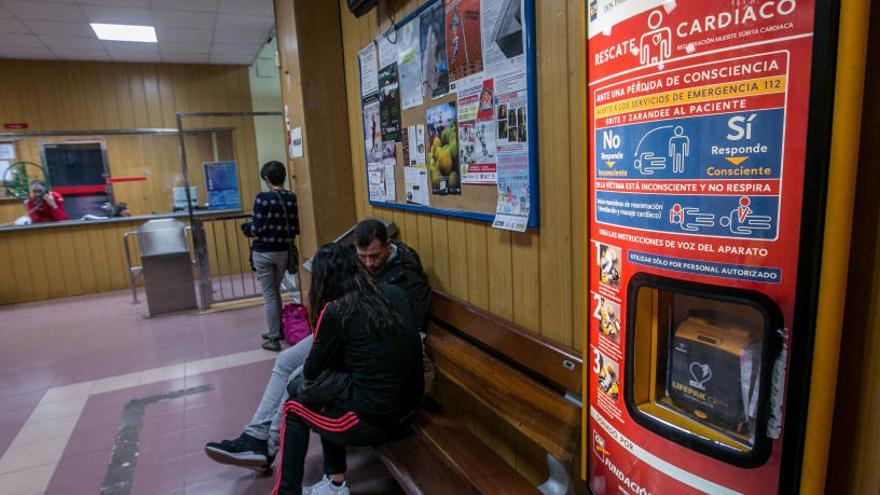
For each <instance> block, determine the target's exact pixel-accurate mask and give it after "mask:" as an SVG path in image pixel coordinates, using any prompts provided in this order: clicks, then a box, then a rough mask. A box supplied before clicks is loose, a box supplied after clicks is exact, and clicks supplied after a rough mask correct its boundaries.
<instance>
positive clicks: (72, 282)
mask: <svg viewBox="0 0 880 495" xmlns="http://www.w3.org/2000/svg"><path fill="white" fill-rule="evenodd" d="M0 74H2V77H0V95H2V97H0V122H27V123H28V125H29V129H28V130H31V131H49V130H58V131H73V130H112V129H134V128H158V127H164V128H171V127H176V122H175V118H174V114H175V112H178V111H187V112H220V111H226V112H249V111H251V92H250V85H249V82H248V68H247V67H244V66H223V65H210V66H209V65H185V64H136V63H104V62H55V61H16V60H0ZM185 125H186V127H187V128H193V127H232V128H234V129H235V143H234V147H235V158H236V160H237V161H238V164H239V179H240V181H239V182H240V186H241V190H242V202H243V204H244V207H245V209H247V210H249V209H250V206H251V202H252V199H253V197H254V195H255V194H256V192H257V191H259V187H260V186H259V175H258V174H256V173H247V171H253V170H255V169H256V161H257V151H256V141H255V137H254V124H253V119H252V118H250V117H248V118H238V117H236V118H222V119H220V118H210V119H209V118H199V119H187V120H186V121H185ZM108 146H109V143H108ZM151 148H153V149H152V150H151V152H152V153H166V154H168V156H167V157H165V158H163V159H161V160H158V158H157V160H156V161H153V160H148V161H149V162H150V163H144V166H146V167H149V168H150V170H151V171H155V170H154V168H161V167H160V166H159V165H157V163H162V164H163V165H162V167H164V166H165V165H164V164H165V163H167V164H168V166H169V167H170V166H171V165H170V164H171V163H172V159H171V158H172V156H175V157H176V155H177V151H176V149H175V148H174V145H172V144H171V143H170V142H169V143H168V144H167V146H165V145H162V146H156V147H152V146H151ZM162 149H164V150H165V151H164V152H163V151H161V150H162ZM111 153H112V152H111ZM191 159H192V160H196V159H197V158H195V157H192V158H191ZM114 161H115V160H114ZM111 166H113V165H112V164H111ZM139 168H140V169H141V170H142V169H143V167H139ZM190 168H191V169H193V174H197V173H198V170H200V169H201V162H195V163H194V162H191V163H190ZM134 172H135V171H134V170H132V173H134ZM115 173H116V172H114V174H115ZM147 182H149V180H148V181H147ZM199 189H200V199H203V198H204V186H203V185H202V186H201V187H200V188H199ZM10 204H11V205H12V206H11V207H10V206H8V205H10ZM0 208H2V209H4V210H5V209H8V208H21V206H20V204H19V203H17V202H11V203H10V202H5V201H0ZM151 208H152V207H151ZM134 226H135V225H134V224H127V223H124V224H113V225H108V226H101V225H86V226H78V227H70V228H60V229H47V230H34V231H28V232H0V274H2V277H0V304H7V303H11V302H25V301H33V300H41V299H48V298H54V297H64V296H71V295H78V294H88V293H91V292H100V291H105V290H114V289H123V288H125V287H127V284H126V280H127V279H126V277H125V273H124V272H125V261H124V255H123V251H122V233H124V232H125V231H127V230H131V229H132V228H133V227H134ZM233 227H234V226H233ZM228 231H229V232H230V233H229V234H228V235H229V236H231V237H230V238H229V240H228V242H229V244H228V245H230V246H235V245H236V244H235V243H236V242H240V237H241V236H238V237H234V236H235V235H236V234H237V232H236V231H235V229H234V228H231V229H228ZM53 253H60V255H56V254H53ZM212 265H216V262H215V261H213V260H212ZM212 268H213V269H214V272H215V273H216V272H223V273H228V272H230V271H235V270H238V269H239V268H238V267H220V266H212ZM246 269H248V270H249V269H250V268H249V267H246ZM59 280H60V281H61V282H60V283H59V282H58V281H59Z"/></svg>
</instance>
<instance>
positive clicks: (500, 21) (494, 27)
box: [480, 0, 634, 76]
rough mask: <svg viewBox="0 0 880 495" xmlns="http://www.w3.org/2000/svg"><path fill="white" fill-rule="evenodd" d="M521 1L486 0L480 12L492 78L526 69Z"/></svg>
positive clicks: (486, 62) (485, 63)
mask: <svg viewBox="0 0 880 495" xmlns="http://www.w3.org/2000/svg"><path fill="white" fill-rule="evenodd" d="M521 1H522V0H483V6H482V10H481V11H480V15H481V18H480V26H481V32H482V37H483V46H482V49H483V70H485V71H487V72H488V73H489V75H490V76H496V75H499V74H505V73H508V72H511V71H520V70H523V68H524V67H525V66H526V59H525V56H524V55H523V52H524V50H523V16H522V13H523V8H522V4H521ZM633 1H634V0H633Z"/></svg>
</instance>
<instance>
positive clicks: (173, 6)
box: [84, 0, 220, 12]
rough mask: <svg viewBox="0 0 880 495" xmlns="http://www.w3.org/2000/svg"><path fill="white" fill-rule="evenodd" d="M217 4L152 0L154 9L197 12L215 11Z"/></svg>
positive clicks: (208, 0)
mask: <svg viewBox="0 0 880 495" xmlns="http://www.w3.org/2000/svg"><path fill="white" fill-rule="evenodd" d="M84 1H85V0H84ZM219 5H220V0H186V1H181V0H153V2H152V6H153V8H154V9H167V10H191V11H197V12H216V11H217V7H218V6H219Z"/></svg>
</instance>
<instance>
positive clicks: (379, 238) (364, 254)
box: [354, 219, 431, 333]
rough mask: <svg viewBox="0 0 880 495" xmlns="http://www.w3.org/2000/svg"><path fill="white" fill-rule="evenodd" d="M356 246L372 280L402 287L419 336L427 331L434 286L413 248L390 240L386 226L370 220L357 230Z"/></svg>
mask: <svg viewBox="0 0 880 495" xmlns="http://www.w3.org/2000/svg"><path fill="white" fill-rule="evenodd" d="M354 246H355V250H356V251H357V254H358V258H360V260H361V263H362V264H363V265H364V267H365V268H366V269H367V271H369V272H370V274H371V275H372V276H373V281H374V282H376V283H379V284H388V285H394V286H397V287H399V288H400V289H401V290H403V292H404V294H406V295H407V297H408V298H409V303H410V306H412V310H413V316H414V317H415V319H416V326H417V327H418V329H419V332H420V333H424V332H425V328H426V327H427V324H428V312H429V311H430V309H431V286H430V285H429V284H428V277H427V276H426V275H425V272H424V271H423V270H422V261H421V260H420V259H419V254H418V253H416V252H415V250H414V249H412V248H411V247H409V246H407V245H406V244H404V243H402V242H400V241H392V240H391V239H389V238H388V231H387V230H386V229H385V225H384V224H383V223H382V222H380V221H379V220H373V219H368V220H364V221H362V222H361V223H359V224H357V226H356V227H355V228H354Z"/></svg>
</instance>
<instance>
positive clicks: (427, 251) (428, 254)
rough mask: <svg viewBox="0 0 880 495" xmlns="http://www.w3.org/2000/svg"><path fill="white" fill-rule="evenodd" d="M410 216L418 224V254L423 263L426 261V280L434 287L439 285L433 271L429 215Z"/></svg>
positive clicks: (433, 262)
mask: <svg viewBox="0 0 880 495" xmlns="http://www.w3.org/2000/svg"><path fill="white" fill-rule="evenodd" d="M412 215H413V216H414V217H416V223H418V232H419V242H418V246H419V248H418V252H419V254H420V255H421V256H422V260H423V261H422V262H423V263H425V262H424V260H427V263H425V265H426V266H425V271H426V272H427V273H428V280H429V281H430V282H431V285H432V286H436V285H437V284H438V283H439V279H438V277H437V272H436V270H435V264H436V263H435V262H436V260H435V259H434V232H433V231H432V230H431V215H418V214H415V213H412Z"/></svg>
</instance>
